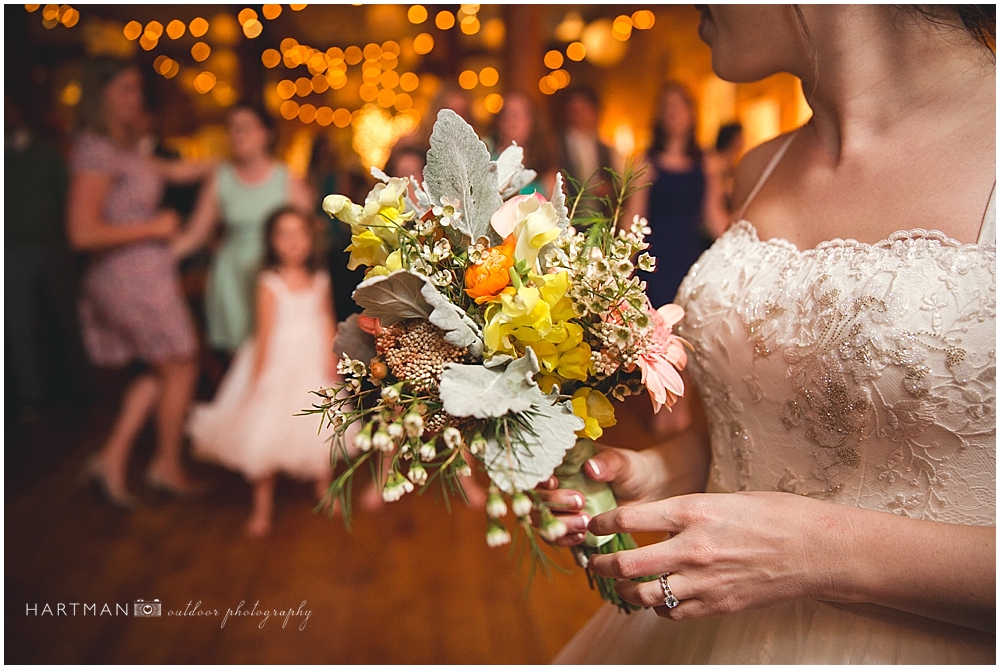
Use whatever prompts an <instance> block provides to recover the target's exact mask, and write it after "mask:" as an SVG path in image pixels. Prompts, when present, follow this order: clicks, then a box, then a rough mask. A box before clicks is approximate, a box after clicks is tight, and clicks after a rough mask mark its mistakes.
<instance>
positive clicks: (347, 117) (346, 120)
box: [333, 107, 351, 128]
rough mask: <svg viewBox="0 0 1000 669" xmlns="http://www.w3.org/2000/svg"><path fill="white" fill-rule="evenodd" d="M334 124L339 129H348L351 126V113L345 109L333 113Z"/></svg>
mask: <svg viewBox="0 0 1000 669" xmlns="http://www.w3.org/2000/svg"><path fill="white" fill-rule="evenodd" d="M333 124H334V125H335V126H337V127H338V128H346V127H347V126H349V125H351V112H349V111H347V110H346V109H344V108H343V107H341V108H340V109H337V110H336V111H334V112H333Z"/></svg>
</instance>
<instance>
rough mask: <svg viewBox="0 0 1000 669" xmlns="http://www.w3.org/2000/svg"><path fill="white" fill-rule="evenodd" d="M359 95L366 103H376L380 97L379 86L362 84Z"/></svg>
mask: <svg viewBox="0 0 1000 669" xmlns="http://www.w3.org/2000/svg"><path fill="white" fill-rule="evenodd" d="M358 94H359V95H360V96H361V99H362V100H364V101H365V102H374V101H375V98H377V97H378V86H376V85H374V84H361V88H360V89H359V90H358Z"/></svg>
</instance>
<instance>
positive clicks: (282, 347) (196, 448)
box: [188, 208, 339, 536]
mask: <svg viewBox="0 0 1000 669" xmlns="http://www.w3.org/2000/svg"><path fill="white" fill-rule="evenodd" d="M315 230H316V229H315V226H313V225H312V223H311V222H310V220H309V219H308V218H306V217H305V216H303V215H302V214H301V213H300V212H298V211H297V210H295V209H292V208H283V209H279V210H278V211H277V212H275V213H274V214H273V215H272V216H271V218H270V219H269V221H268V223H267V227H266V230H265V234H266V239H267V252H266V256H265V261H264V269H263V270H262V271H261V273H260V277H259V280H258V286H257V319H256V329H255V332H254V335H253V336H252V337H251V338H250V339H249V340H248V341H247V342H246V343H244V344H243V345H242V346H241V347H240V348H239V350H238V351H237V353H236V356H235V357H234V359H233V363H232V366H231V367H230V369H229V371H228V372H227V374H226V376H225V378H224V379H223V380H222V384H221V385H220V387H219V391H218V393H217V394H216V396H215V399H214V401H212V402H211V403H208V404H200V405H197V406H195V408H194V409H193V411H192V414H191V419H190V421H189V424H188V433H189V434H190V436H191V439H192V441H193V453H194V455H195V457H197V458H200V459H203V460H208V461H212V462H216V463H218V464H220V465H222V466H224V467H228V468H230V469H233V470H236V471H238V472H240V473H242V474H243V475H244V476H245V477H246V479H247V480H248V481H250V482H251V483H252V485H253V488H254V493H253V511H252V513H251V515H250V519H249V521H248V523H247V528H246V529H247V533H248V534H250V535H252V536H262V535H264V534H267V533H268V532H269V531H270V529H271V518H272V514H273V505H274V487H275V479H276V475H277V474H278V473H279V472H281V473H284V474H287V475H290V476H293V477H295V478H299V479H304V480H311V481H315V482H316V493H317V496H318V497H320V499H323V496H324V495H325V493H326V490H327V487H328V486H329V483H330V480H331V476H332V471H333V470H332V466H331V448H330V444H329V443H328V441H327V440H326V437H325V436H323V435H321V434H319V433H318V432H319V431H318V428H319V419H318V418H317V417H316V416H297V415H296V414H298V413H300V412H301V411H302V410H303V409H305V408H309V407H310V406H311V405H312V404H313V401H314V400H315V399H316V397H315V396H314V395H312V394H311V392H310V391H313V390H318V389H320V388H327V387H329V386H332V385H334V383H336V382H337V381H338V380H339V377H338V376H337V373H336V358H335V356H334V353H333V340H334V335H335V331H336V326H335V322H336V321H335V320H334V315H333V310H332V302H331V298H330V277H329V275H327V273H326V272H325V271H322V270H318V269H317V268H318V262H317V261H316V253H315V249H316V231H315Z"/></svg>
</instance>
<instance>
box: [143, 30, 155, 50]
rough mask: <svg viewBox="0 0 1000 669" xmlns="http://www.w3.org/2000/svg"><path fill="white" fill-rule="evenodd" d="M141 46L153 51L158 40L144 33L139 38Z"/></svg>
mask: <svg viewBox="0 0 1000 669" xmlns="http://www.w3.org/2000/svg"><path fill="white" fill-rule="evenodd" d="M139 46H141V47H142V49H143V51H152V50H153V49H155V48H156V40H155V39H151V38H150V37H149V34H148V33H143V34H142V37H140V38H139Z"/></svg>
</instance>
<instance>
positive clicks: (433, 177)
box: [424, 109, 503, 243]
mask: <svg viewBox="0 0 1000 669" xmlns="http://www.w3.org/2000/svg"><path fill="white" fill-rule="evenodd" d="M424 184H425V187H426V189H427V192H428V193H430V195H431V197H432V198H433V199H434V201H436V202H441V199H442V198H448V199H449V200H453V201H455V202H458V203H459V209H460V211H461V213H462V217H461V218H460V219H459V220H457V221H456V222H455V224H454V225H455V228H456V229H457V230H458V231H459V232H461V233H463V234H464V235H466V236H468V238H469V239H470V240H476V239H479V238H480V237H488V238H489V239H490V240H491V241H492V242H494V243H499V242H500V239H499V238H498V237H497V235H496V233H495V232H493V228H492V227H490V217H491V216H492V215H493V212H495V211H496V210H497V209H499V208H500V206H501V205H502V204H503V201H502V200H501V199H500V194H499V192H498V189H497V169H496V165H495V164H494V163H493V161H491V160H490V152H489V150H488V149H487V148H486V145H485V144H483V142H482V141H481V140H480V139H479V137H478V136H477V135H476V131H475V130H473V129H472V126H470V125H469V124H468V123H466V122H465V121H464V120H462V117H461V116H459V115H458V114H456V113H455V112H453V111H452V110H450V109H442V110H441V113H440V114H438V118H437V121H436V122H435V123H434V130H433V132H431V148H430V150H429V151H428V152H427V166H426V167H425V168H424Z"/></svg>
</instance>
